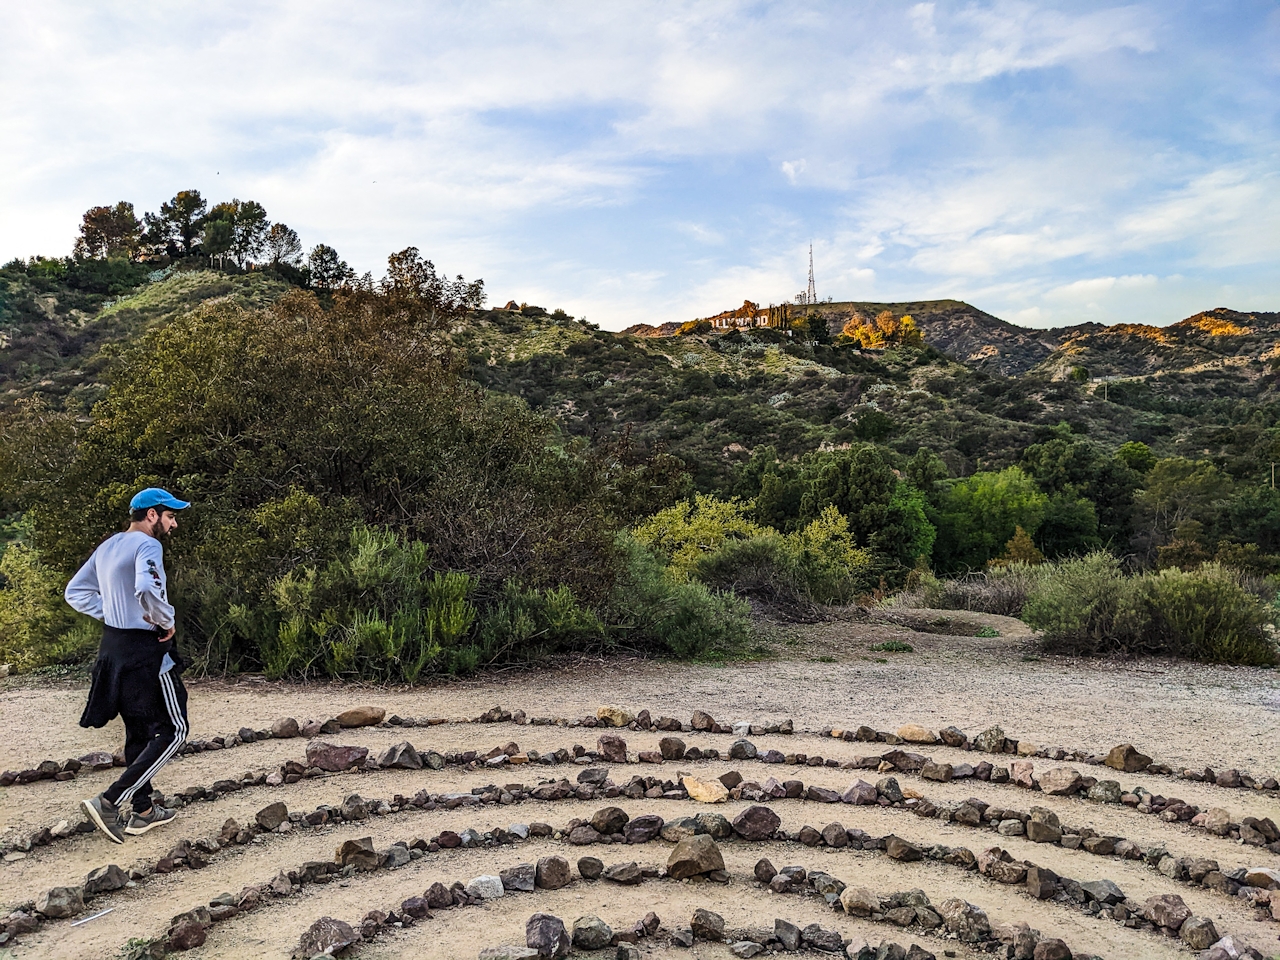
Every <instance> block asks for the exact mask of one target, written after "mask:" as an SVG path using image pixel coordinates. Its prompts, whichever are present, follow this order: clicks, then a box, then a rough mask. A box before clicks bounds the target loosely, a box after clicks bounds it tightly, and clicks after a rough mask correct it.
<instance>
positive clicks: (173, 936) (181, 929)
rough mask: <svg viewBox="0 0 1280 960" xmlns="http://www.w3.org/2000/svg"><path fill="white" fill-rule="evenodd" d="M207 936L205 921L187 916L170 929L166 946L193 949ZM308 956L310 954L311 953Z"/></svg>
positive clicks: (176, 948) (200, 944)
mask: <svg viewBox="0 0 1280 960" xmlns="http://www.w3.org/2000/svg"><path fill="white" fill-rule="evenodd" d="M207 937H208V932H207V931H206V929H205V925H204V924H203V923H200V922H199V921H198V920H193V919H192V918H190V917H185V918H183V919H182V920H179V921H178V922H177V924H175V925H174V927H173V929H172V930H170V931H169V941H168V943H167V944H166V946H168V948H169V949H170V950H193V949H195V948H196V947H199V946H202V945H203V944H204V942H205V939H206V938H207ZM307 956H310V954H308V955H307Z"/></svg>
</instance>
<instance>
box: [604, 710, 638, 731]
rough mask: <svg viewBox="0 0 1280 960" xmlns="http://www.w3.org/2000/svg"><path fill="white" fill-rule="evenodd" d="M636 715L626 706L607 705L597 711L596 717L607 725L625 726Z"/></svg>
mask: <svg viewBox="0 0 1280 960" xmlns="http://www.w3.org/2000/svg"><path fill="white" fill-rule="evenodd" d="M635 718H636V715H635V714H634V713H632V712H631V711H630V710H627V709H626V708H624V707H613V706H606V707H600V708H599V709H598V710H597V711H596V719H597V720H599V721H600V722H601V723H603V724H604V725H605V726H606V727H625V726H626V725H627V724H628V723H630V722H631V721H632V720H634V719H635Z"/></svg>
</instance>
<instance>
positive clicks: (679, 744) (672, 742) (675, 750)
mask: <svg viewBox="0 0 1280 960" xmlns="http://www.w3.org/2000/svg"><path fill="white" fill-rule="evenodd" d="M658 750H659V751H660V752H661V753H662V757H663V759H664V760H680V759H682V758H683V757H684V741H683V740H681V739H680V738H679V737H663V738H662V739H661V740H659V741H658Z"/></svg>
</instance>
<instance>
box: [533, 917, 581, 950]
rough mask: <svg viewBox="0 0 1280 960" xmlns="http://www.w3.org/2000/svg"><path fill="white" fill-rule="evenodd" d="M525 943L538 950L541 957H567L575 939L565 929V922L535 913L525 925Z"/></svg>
mask: <svg viewBox="0 0 1280 960" xmlns="http://www.w3.org/2000/svg"><path fill="white" fill-rule="evenodd" d="M524 942H525V945H526V946H528V947H529V948H530V949H533V950H537V951H538V956H539V957H563V956H567V955H568V953H569V950H570V949H571V948H572V946H573V939H572V938H571V937H570V936H569V931H568V930H566V929H565V927H564V921H563V920H561V919H560V918H559V917H553V916H551V914H549V913H535V914H534V915H533V916H532V917H530V918H529V919H528V920H527V921H526V922H525V925H524Z"/></svg>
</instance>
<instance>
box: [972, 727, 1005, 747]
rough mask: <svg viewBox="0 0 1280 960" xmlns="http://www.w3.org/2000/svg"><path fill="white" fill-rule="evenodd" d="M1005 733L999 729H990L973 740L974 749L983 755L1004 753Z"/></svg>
mask: <svg viewBox="0 0 1280 960" xmlns="http://www.w3.org/2000/svg"><path fill="white" fill-rule="evenodd" d="M1004 741H1005V736H1004V731H1003V730H1001V729H1000V728H999V727H989V728H987V729H986V730H983V731H982V732H981V733H980V734H978V735H977V736H976V737H974V738H973V748H974V749H975V750H981V751H982V752H983V753H1003V752H1004Z"/></svg>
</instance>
